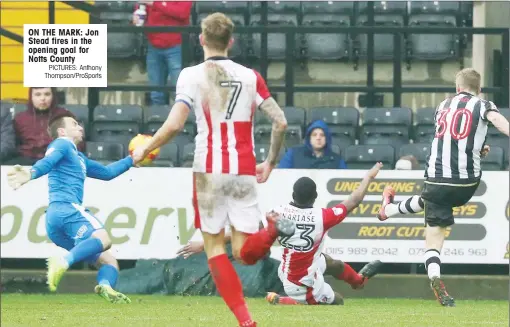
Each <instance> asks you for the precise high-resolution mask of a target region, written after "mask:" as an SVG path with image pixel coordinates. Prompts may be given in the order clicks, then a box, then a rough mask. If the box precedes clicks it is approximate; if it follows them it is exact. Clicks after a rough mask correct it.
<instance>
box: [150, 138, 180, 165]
mask: <svg viewBox="0 0 510 327" xmlns="http://www.w3.org/2000/svg"><path fill="white" fill-rule="evenodd" d="M179 164H180V163H179V146H178V145H177V144H173V143H167V144H165V145H163V146H162V147H161V148H160V152H159V155H158V156H157V158H156V159H155V160H154V161H153V162H152V163H151V164H150V166H151V167H179Z"/></svg>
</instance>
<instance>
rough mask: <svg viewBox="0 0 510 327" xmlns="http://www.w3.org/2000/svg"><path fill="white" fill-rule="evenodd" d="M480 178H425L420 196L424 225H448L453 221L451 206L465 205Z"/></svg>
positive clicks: (478, 183)
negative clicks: (469, 179) (452, 179)
mask: <svg viewBox="0 0 510 327" xmlns="http://www.w3.org/2000/svg"><path fill="white" fill-rule="evenodd" d="M478 185H480V180H474V181H449V182H448V181H444V180H442V181H435V180H434V181H433V180H430V179H428V180H426V181H425V183H424V185H423V192H422V194H421V197H422V199H423V203H424V205H425V208H424V211H425V226H426V225H427V224H428V225H429V226H440V227H448V226H451V225H453V224H454V223H455V220H454V218H453V208H455V207H460V206H463V205H465V204H466V203H467V202H468V201H469V200H471V198H472V197H473V195H474V194H475V192H476V189H477V188H478Z"/></svg>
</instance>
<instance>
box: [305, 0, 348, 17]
mask: <svg viewBox="0 0 510 327" xmlns="http://www.w3.org/2000/svg"><path fill="white" fill-rule="evenodd" d="M302 4H303V13H306V14H344V15H351V14H352V12H353V10H354V2H352V1H303V2H302Z"/></svg>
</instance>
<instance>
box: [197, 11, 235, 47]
mask: <svg viewBox="0 0 510 327" xmlns="http://www.w3.org/2000/svg"><path fill="white" fill-rule="evenodd" d="M201 27H202V35H203V37H204V43H205V45H206V46H207V47H208V48H210V49H212V50H217V51H224V50H226V49H227V48H228V44H229V42H230V39H231V38H232V33H233V32H234V23H233V22H232V20H231V19H230V18H228V17H227V16H226V15H225V14H222V13H219V12H217V13H214V14H211V15H209V16H207V17H206V18H205V19H204V20H202V23H201Z"/></svg>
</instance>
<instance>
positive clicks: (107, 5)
mask: <svg viewBox="0 0 510 327" xmlns="http://www.w3.org/2000/svg"><path fill="white" fill-rule="evenodd" d="M134 4H135V3H134V2H129V1H95V2H94V6H95V7H97V8H99V10H100V11H101V12H116V13H119V12H125V13H133V11H134V9H135V6H134Z"/></svg>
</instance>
